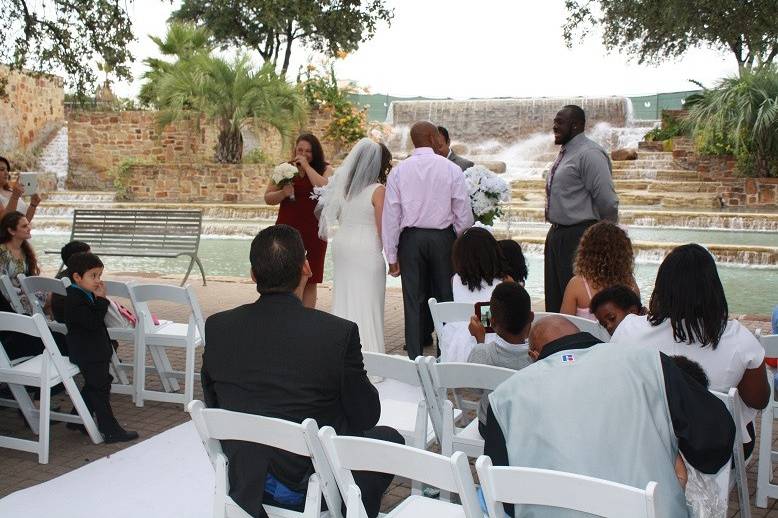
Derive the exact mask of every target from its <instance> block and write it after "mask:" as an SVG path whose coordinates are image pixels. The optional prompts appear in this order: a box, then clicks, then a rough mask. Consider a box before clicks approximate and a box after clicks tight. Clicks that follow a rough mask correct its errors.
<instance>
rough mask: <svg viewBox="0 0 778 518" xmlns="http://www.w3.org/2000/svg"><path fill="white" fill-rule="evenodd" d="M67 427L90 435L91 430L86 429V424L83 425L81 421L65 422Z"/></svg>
mask: <svg viewBox="0 0 778 518" xmlns="http://www.w3.org/2000/svg"><path fill="white" fill-rule="evenodd" d="M65 428H67V429H68V430H76V431H79V432H81V433H82V434H84V435H89V432H87V431H86V426H84V425H82V424H81V423H65Z"/></svg>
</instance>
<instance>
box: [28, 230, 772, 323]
mask: <svg viewBox="0 0 778 518" xmlns="http://www.w3.org/2000/svg"><path fill="white" fill-rule="evenodd" d="M682 232H683V234H686V232H684V231H682ZM726 234H730V233H726ZM633 237H635V238H637V236H633ZM678 237H681V236H680V235H679V236H678ZM687 237H688V236H687ZM641 238H642V237H641ZM643 239H644V238H643ZM67 240H68V235H67V234H48V233H40V234H36V233H35V231H33V238H32V240H31V242H32V245H33V246H34V247H35V249H36V250H37V251H38V256H39V261H40V262H41V264H42V266H43V267H44V268H45V269H48V270H51V269H54V270H56V269H57V268H58V267H59V263H60V259H59V255H54V254H44V253H43V250H46V249H59V248H60V247H61V246H62V245H63V244H65V243H66V242H67ZM679 241H680V242H683V241H684V240H679ZM717 241H718V239H717ZM250 244H251V240H250V239H248V238H211V237H203V239H202V240H201V242H200V259H201V260H202V262H203V266H204V268H205V273H206V275H208V276H213V275H225V276H238V277H240V276H248V272H249V247H250ZM103 261H104V262H105V265H106V274H107V276H108V277H109V278H110V274H111V272H144V271H145V272H155V273H160V274H179V275H183V273H184V272H185V271H186V266H187V264H188V259H187V258H183V257H182V258H179V259H152V258H130V257H104V258H103ZM528 261H529V272H530V273H529V278H528V279H527V291H529V293H530V295H531V296H532V298H533V299H542V298H543V257H542V256H540V255H535V254H529V256H528ZM657 267H658V265H657V264H653V263H640V262H639V263H638V265H637V267H636V272H635V274H636V277H637V282H638V285H639V286H640V290H641V293H642V296H643V301H644V303H647V302H648V297H649V296H650V294H651V290H652V289H653V284H654V279H655V277H656V270H657ZM719 275H720V276H721V281H722V283H723V284H724V289H725V291H726V294H727V300H728V302H729V306H730V310H731V311H732V312H733V313H752V314H762V315H764V314H769V313H770V311H771V308H772V307H773V306H775V305H776V304H778V269H775V268H759V267H742V266H730V265H721V266H720V267H719ZM324 277H325V281H329V280H331V279H332V262H331V258H330V256H329V254H328V255H327V260H326V263H325V273H324ZM199 281H200V278H199V272H198V271H197V269H196V267H195V270H193V272H192V275H191V277H190V282H193V283H194V282H199ZM387 285H388V286H397V287H399V286H400V281H399V279H395V278H392V277H387Z"/></svg>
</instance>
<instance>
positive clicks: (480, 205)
mask: <svg viewBox="0 0 778 518" xmlns="http://www.w3.org/2000/svg"><path fill="white" fill-rule="evenodd" d="M465 181H466V182H467V190H468V194H469V195H470V204H471V205H472V208H473V216H474V217H475V219H476V221H479V222H481V223H483V224H484V225H489V226H491V225H494V218H498V217H500V216H501V215H502V208H501V207H500V202H507V201H508V200H510V186H509V185H508V182H506V181H505V180H503V179H502V178H500V177H499V176H497V175H496V174H494V173H493V172H492V171H490V170H489V169H487V168H486V167H484V166H481V165H475V166H473V167H470V168H469V169H467V170H466V171H465Z"/></svg>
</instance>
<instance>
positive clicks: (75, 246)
mask: <svg viewBox="0 0 778 518" xmlns="http://www.w3.org/2000/svg"><path fill="white" fill-rule="evenodd" d="M90 250H91V247H90V246H89V243H84V242H83V241H71V242H70V243H68V244H66V245H65V246H63V247H62V249H61V250H60V251H59V255H60V257H62V262H63V263H65V264H68V261H69V260H70V258H71V257H72V256H73V255H75V254H78V253H81V252H89V251H90Z"/></svg>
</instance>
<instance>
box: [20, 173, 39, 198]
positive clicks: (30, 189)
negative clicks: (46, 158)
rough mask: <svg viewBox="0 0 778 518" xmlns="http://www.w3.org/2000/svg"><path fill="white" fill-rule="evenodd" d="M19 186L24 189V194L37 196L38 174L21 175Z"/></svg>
mask: <svg viewBox="0 0 778 518" xmlns="http://www.w3.org/2000/svg"><path fill="white" fill-rule="evenodd" d="M19 185H21V186H22V187H24V194H26V195H28V196H29V195H32V194H37V192H38V173H19Z"/></svg>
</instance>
